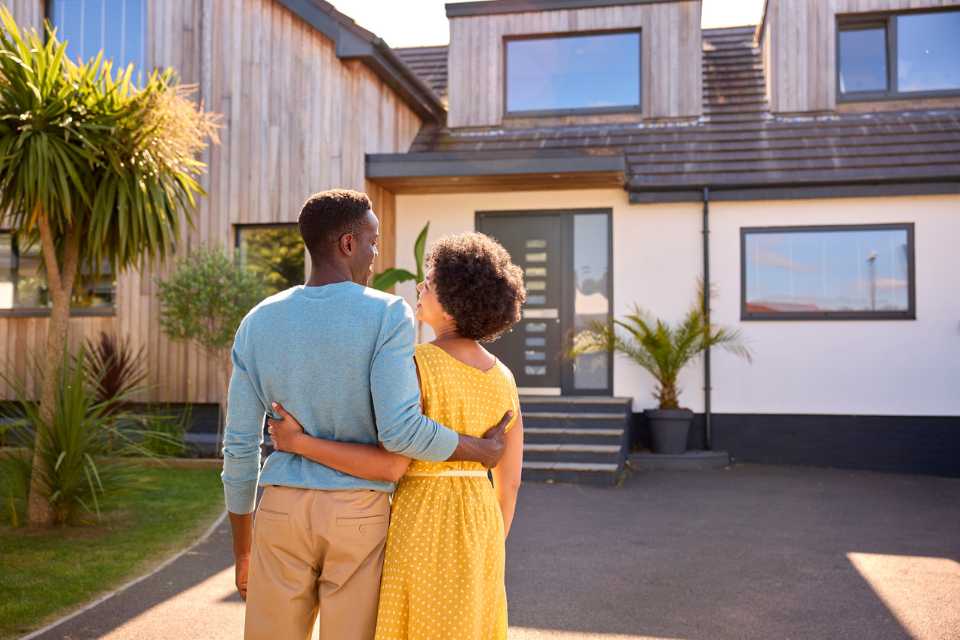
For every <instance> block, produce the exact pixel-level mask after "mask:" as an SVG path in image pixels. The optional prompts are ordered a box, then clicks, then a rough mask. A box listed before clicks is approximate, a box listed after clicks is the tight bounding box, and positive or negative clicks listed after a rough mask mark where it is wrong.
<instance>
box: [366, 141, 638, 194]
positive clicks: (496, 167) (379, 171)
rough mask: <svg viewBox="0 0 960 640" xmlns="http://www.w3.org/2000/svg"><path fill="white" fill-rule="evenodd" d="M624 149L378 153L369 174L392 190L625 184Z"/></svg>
mask: <svg viewBox="0 0 960 640" xmlns="http://www.w3.org/2000/svg"><path fill="white" fill-rule="evenodd" d="M626 172H627V163H626V159H625V158H624V155H623V154H622V153H595V152H582V151H566V150H564V151H535V152H531V151H529V150H524V151H521V152H511V151H500V152H497V153H477V152H462V151H458V152H433V151H431V152H425V153H375V154H367V156H366V177H367V179H368V180H370V181H372V182H375V183H376V184H379V185H380V186H382V187H384V188H385V189H388V190H390V191H392V192H393V193H408V194H413V193H463V192H490V191H543V190H561V189H567V190H569V189H603V188H614V189H623V188H624V185H625V184H626Z"/></svg>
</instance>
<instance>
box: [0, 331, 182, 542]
mask: <svg viewBox="0 0 960 640" xmlns="http://www.w3.org/2000/svg"><path fill="white" fill-rule="evenodd" d="M88 358H89V355H88V354H87V352H86V350H85V349H82V350H81V351H80V353H79V354H78V355H76V356H65V357H64V361H63V365H62V366H61V367H60V371H59V381H58V385H57V393H56V399H55V403H54V412H53V416H52V418H51V419H50V420H49V421H47V420H45V418H44V417H43V414H42V413H41V412H40V410H39V407H38V405H37V404H36V403H35V402H33V401H32V400H31V399H30V396H29V394H28V393H27V391H26V388H25V385H24V384H23V383H22V381H20V380H15V379H7V381H8V382H9V383H10V384H11V386H13V388H14V393H15V395H16V398H17V403H16V404H14V405H12V406H11V407H9V408H6V409H5V412H6V415H5V416H4V418H5V419H4V421H3V422H4V423H5V425H6V426H5V431H6V435H7V436H8V439H9V440H10V443H11V444H12V445H14V447H16V448H15V449H11V450H8V451H7V453H6V455H5V456H3V457H2V458H0V475H2V478H3V482H2V485H3V486H4V487H6V495H5V496H2V498H3V500H4V503H5V506H6V511H8V512H9V514H10V519H11V521H12V522H13V523H14V524H17V523H18V520H19V518H20V514H21V513H23V511H24V509H25V506H26V498H27V490H28V488H29V487H30V478H31V473H32V472H33V460H34V459H35V453H36V454H37V457H38V458H39V459H40V460H41V469H42V470H41V471H40V474H41V475H40V480H41V481H42V483H43V488H44V491H45V494H46V495H47V496H48V499H49V502H50V505H51V507H52V508H53V513H54V523H55V524H70V523H74V522H77V521H78V520H80V519H81V516H82V515H83V514H90V515H93V516H95V517H97V518H99V517H100V503H101V500H102V499H103V497H104V496H105V495H107V494H109V493H118V492H121V491H124V490H126V489H127V488H128V487H129V486H130V484H131V482H132V481H133V479H134V476H133V475H132V467H131V466H130V465H129V464H128V463H127V461H125V460H124V456H134V455H136V456H144V455H146V456H150V452H149V451H148V450H147V449H145V448H144V447H143V445H142V443H143V441H144V440H145V439H148V438H164V437H166V436H164V434H162V433H158V432H156V431H154V430H153V429H152V428H151V427H152V426H154V425H156V424H157V422H156V419H155V418H153V417H152V416H147V415H143V414H137V413H134V412H131V411H128V410H126V409H125V408H124V407H125V406H126V405H128V400H129V396H128V395H119V396H116V397H114V398H108V399H104V400H100V399H98V396H97V391H96V390H97V388H98V386H99V383H100V380H99V378H97V377H93V378H91V377H90V367H89V364H88ZM132 391H133V390H131V392H132ZM37 433H40V434H42V435H41V437H39V438H37V437H36V434H37Z"/></svg>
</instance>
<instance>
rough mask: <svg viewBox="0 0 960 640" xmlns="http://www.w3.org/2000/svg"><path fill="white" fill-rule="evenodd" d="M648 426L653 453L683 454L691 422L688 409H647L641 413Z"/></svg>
mask: <svg viewBox="0 0 960 640" xmlns="http://www.w3.org/2000/svg"><path fill="white" fill-rule="evenodd" d="M643 413H644V415H645V416H646V418H647V424H648V425H650V436H651V439H652V440H653V452H654V453H683V452H684V451H686V450H687V436H688V435H689V434H690V424H691V423H692V422H693V411H690V410H689V409H647V410H646V411H644V412H643Z"/></svg>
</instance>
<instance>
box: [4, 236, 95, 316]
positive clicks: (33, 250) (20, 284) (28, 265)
mask: <svg viewBox="0 0 960 640" xmlns="http://www.w3.org/2000/svg"><path fill="white" fill-rule="evenodd" d="M17 239H18V240H20V238H19V236H18V238H17ZM17 250H18V254H19V256H18V258H17V276H16V281H17V285H16V289H17V291H16V306H17V307H20V308H24V307H27V308H29V307H34V308H35V307H46V306H47V305H48V304H50V296H49V295H48V291H47V273H46V271H45V270H44V267H43V254H42V253H41V249H40V243H39V242H36V243H33V244H31V245H28V246H24V243H23V242H22V240H21V241H19V242H18V246H17ZM78 279H79V278H78Z"/></svg>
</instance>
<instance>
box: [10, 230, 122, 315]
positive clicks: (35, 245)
mask: <svg viewBox="0 0 960 640" xmlns="http://www.w3.org/2000/svg"><path fill="white" fill-rule="evenodd" d="M115 284H116V283H115V281H114V277H113V274H112V271H111V269H110V264H109V263H104V264H102V265H100V268H99V269H94V268H93V267H92V265H90V264H83V265H81V266H80V269H79V273H78V274H77V279H76V284H75V286H74V292H73V295H72V297H71V300H70V304H71V307H73V308H74V309H81V308H95V307H101V308H103V307H107V308H108V307H111V306H112V305H113V302H114V294H115ZM51 303H52V301H51V299H50V293H49V288H48V287H47V272H46V267H45V266H44V264H43V253H42V251H41V249H40V244H39V242H36V241H33V242H31V241H30V240H24V239H23V238H21V237H20V236H18V235H15V234H13V233H10V232H4V233H0V309H46V308H48V307H50V305H51Z"/></svg>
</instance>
